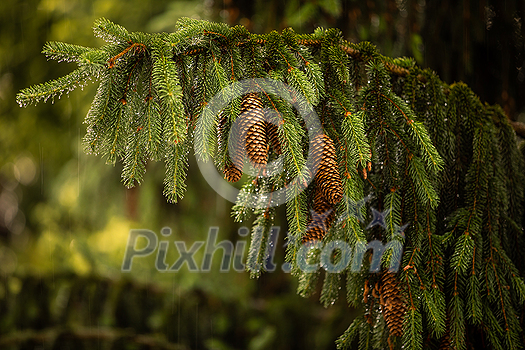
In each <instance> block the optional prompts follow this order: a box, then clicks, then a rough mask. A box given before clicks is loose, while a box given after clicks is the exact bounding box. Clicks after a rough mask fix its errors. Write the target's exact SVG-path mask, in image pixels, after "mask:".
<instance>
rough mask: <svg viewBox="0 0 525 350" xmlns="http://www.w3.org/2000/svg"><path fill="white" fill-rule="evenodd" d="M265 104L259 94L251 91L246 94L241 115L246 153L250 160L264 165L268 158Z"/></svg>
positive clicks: (241, 127)
mask: <svg viewBox="0 0 525 350" xmlns="http://www.w3.org/2000/svg"><path fill="white" fill-rule="evenodd" d="M262 108H263V104H262V101H261V99H260V98H259V96H257V94H255V93H249V94H247V95H246V96H244V98H243V100H242V104H241V114H240V115H239V117H240V118H242V119H241V121H240V123H241V124H240V129H241V130H242V133H243V134H244V133H245V140H246V142H245V147H246V154H247V155H248V158H250V160H251V161H252V162H253V163H255V164H256V165H257V164H260V165H264V164H266V162H267V160H268V138H267V136H266V122H265V120H264V114H263V113H264V112H263V109H262Z"/></svg>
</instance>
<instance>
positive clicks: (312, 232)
mask: <svg viewBox="0 0 525 350" xmlns="http://www.w3.org/2000/svg"><path fill="white" fill-rule="evenodd" d="M313 197H314V198H313V205H312V211H313V213H311V214H312V215H311V217H310V220H309V221H308V227H307V229H306V233H305V235H304V236H303V243H307V242H311V241H314V240H319V241H321V240H322V239H323V238H324V236H325V234H326V232H327V231H328V230H329V229H330V227H331V226H332V223H333V221H334V219H335V211H334V207H333V205H331V204H330V203H328V202H327V201H326V199H325V198H324V195H323V193H322V192H321V190H320V188H319V187H316V188H315V192H314V196H313Z"/></svg>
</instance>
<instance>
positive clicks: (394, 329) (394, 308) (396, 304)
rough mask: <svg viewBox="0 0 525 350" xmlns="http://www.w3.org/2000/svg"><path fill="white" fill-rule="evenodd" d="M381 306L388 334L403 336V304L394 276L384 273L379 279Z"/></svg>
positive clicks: (404, 309)
mask: <svg viewBox="0 0 525 350" xmlns="http://www.w3.org/2000/svg"><path fill="white" fill-rule="evenodd" d="M380 299H381V306H382V309H383V317H384V318H385V322H386V325H387V327H388V330H389V331H390V334H392V335H394V336H396V337H400V336H401V335H403V317H404V316H405V311H406V307H405V303H404V301H403V297H402V295H401V291H400V290H399V288H398V282H397V280H396V276H395V274H393V273H391V272H384V273H383V276H382V277H381V298H380Z"/></svg>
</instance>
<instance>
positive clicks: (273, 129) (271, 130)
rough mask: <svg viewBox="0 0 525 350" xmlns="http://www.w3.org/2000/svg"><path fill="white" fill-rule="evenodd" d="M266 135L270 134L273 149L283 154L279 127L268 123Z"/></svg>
mask: <svg viewBox="0 0 525 350" xmlns="http://www.w3.org/2000/svg"><path fill="white" fill-rule="evenodd" d="M266 135H267V136H268V142H269V144H270V145H271V146H272V147H273V150H274V151H275V153H277V154H279V155H280V154H282V153H283V150H282V147H281V141H280V140H279V128H278V127H277V125H275V124H273V123H269V122H267V123H266Z"/></svg>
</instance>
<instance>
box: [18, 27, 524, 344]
mask: <svg viewBox="0 0 525 350" xmlns="http://www.w3.org/2000/svg"><path fill="white" fill-rule="evenodd" d="M94 32H95V35H96V36H98V37H100V38H102V39H104V40H105V41H107V44H106V45H105V46H102V47H101V48H98V49H97V48H85V47H81V46H76V45H70V44H64V43H48V44H47V45H46V46H45V47H44V50H43V52H44V53H45V54H46V55H47V57H48V58H50V59H55V60H58V61H67V62H76V63H77V64H78V68H77V69H76V70H75V71H73V72H72V73H70V74H69V75H67V76H65V77H62V78H59V79H57V80H54V81H51V82H48V83H44V84H40V85H36V86H33V87H30V88H27V89H25V90H23V91H21V92H20V94H19V95H18V102H19V104H20V105H22V106H27V105H29V104H31V103H36V102H39V101H42V100H44V101H46V100H48V99H49V98H51V99H54V98H56V97H59V98H60V96H61V95H62V94H64V93H68V92H69V91H71V90H73V89H75V88H77V87H79V86H80V87H82V86H83V85H85V84H86V83H87V82H88V81H89V80H92V79H93V80H97V81H99V82H100V85H99V88H98V91H97V94H96V96H95V98H94V101H93V103H92V106H91V109H90V111H89V113H88V115H87V117H86V123H87V133H86V136H85V138H84V143H85V146H86V150H87V151H88V152H90V153H93V154H96V155H100V156H102V157H104V158H105V159H106V161H107V162H108V163H111V164H115V162H116V161H117V160H120V161H122V162H123V164H124V167H123V171H122V179H123V182H124V184H125V185H126V186H128V187H132V186H134V185H135V184H136V183H140V182H141V181H142V179H143V176H144V173H145V171H146V164H147V162H148V161H152V160H163V161H165V163H166V178H165V190H164V194H165V195H166V197H167V199H168V200H169V201H172V202H176V201H177V200H178V199H180V198H181V197H182V196H183V194H184V191H185V189H186V188H185V177H186V171H187V165H188V153H189V150H190V147H191V145H192V143H193V142H199V143H201V145H200V146H202V147H198V148H197V149H199V150H201V151H202V153H201V154H197V156H198V157H200V158H201V159H209V158H213V159H214V160H215V162H216V164H217V165H218V166H219V167H221V170H223V171H224V172H225V174H226V177H227V178H229V179H237V180H238V173H235V174H234V173H231V170H228V169H229V167H231V166H232V164H231V161H232V160H231V159H229V156H228V151H229V148H230V144H229V143H227V142H226V141H225V140H226V136H225V133H228V131H229V130H230V127H231V126H232V124H233V123H234V122H235V120H236V118H237V117H238V116H240V114H241V110H242V107H241V105H242V103H243V102H242V99H239V98H236V99H233V100H232V101H231V103H230V104H229V105H228V106H227V107H226V108H224V110H223V111H222V112H221V114H220V116H212V115H206V114H205V113H204V114H202V115H201V112H202V111H203V110H204V107H205V106H206V105H207V103H208V102H209V101H210V100H211V98H212V97H214V96H215V95H216V94H217V93H218V92H219V91H221V90H223V89H224V88H225V87H227V86H230V85H231V84H232V83H233V82H235V81H240V80H242V79H247V78H271V79H274V80H278V81H282V82H284V83H286V84H288V85H289V86H291V87H293V88H294V89H296V90H297V91H299V92H300V93H301V94H302V95H303V97H304V101H299V103H303V104H308V105H310V106H313V108H314V109H315V112H316V113H317V115H318V116H319V118H320V121H321V124H322V130H318V132H320V133H322V134H324V136H323V137H324V138H325V139H326V140H330V142H332V143H333V148H330V151H329V152H328V153H330V154H329V155H327V156H325V155H323V152H321V153H320V154H321V155H320V156H319V155H318V156H319V157H321V159H323V161H319V162H318V163H321V164H323V162H324V163H326V164H328V163H330V164H333V165H334V166H333V167H332V168H330V169H328V168H327V167H325V168H323V167H322V166H321V168H320V169H319V171H321V170H322V169H325V173H324V175H322V176H319V173H317V175H316V172H315V171H316V170H317V169H309V166H310V164H308V163H307V160H306V158H307V153H308V152H310V151H312V150H309V147H308V136H309V135H310V133H309V130H306V128H305V127H304V125H303V121H302V120H301V118H300V117H299V116H298V115H297V114H296V113H295V111H294V109H293V108H292V106H291V105H290V104H289V103H288V102H287V101H285V100H284V99H283V98H281V97H279V96H277V95H276V94H275V93H272V91H269V90H264V89H263V90H262V91H260V93H259V97H258V98H260V101H261V103H262V104H263V105H264V106H265V107H266V108H269V109H271V110H274V111H275V112H276V113H277V115H279V116H281V117H282V122H280V123H277V124H276V126H277V130H275V129H274V130H273V131H272V134H273V136H271V137H270V140H271V142H270V144H271V147H269V146H268V144H267V143H265V146H264V147H266V149H268V160H271V159H275V157H277V156H278V155H279V154H281V153H282V156H283V157H284V168H283V171H282V173H281V174H277V175H273V176H270V177H262V176H253V177H251V176H249V177H248V178H247V180H246V182H245V184H244V186H243V187H242V190H241V192H240V194H239V197H238V201H237V203H236V205H235V206H234V208H233V213H234V216H235V218H236V219H237V220H246V219H248V217H249V216H250V215H252V214H253V215H254V216H255V221H254V227H253V230H252V232H253V233H252V247H251V248H250V252H249V256H248V261H247V266H248V267H249V268H250V269H251V271H252V273H253V274H254V275H259V273H260V272H261V271H262V269H263V268H264V261H265V258H266V256H265V254H264V252H265V251H266V249H265V246H266V244H268V242H269V239H268V237H269V235H270V234H271V232H270V231H271V226H272V222H273V219H274V216H275V209H274V208H273V207H272V206H271V205H270V204H271V203H270V202H267V203H263V204H262V205H259V206H258V207H257V208H255V209H252V208H251V206H250V203H249V200H250V199H249V198H250V194H252V193H265V192H272V191H274V190H276V189H281V188H285V187H286V188H287V192H286V195H287V200H286V210H287V216H288V230H289V236H288V238H289V242H288V245H287V247H288V252H287V259H288V261H289V262H290V263H291V264H292V272H294V273H295V274H296V275H298V278H299V291H298V292H299V293H300V294H301V295H309V294H311V293H313V292H315V290H316V284H317V281H318V280H319V279H320V278H324V283H323V285H322V289H321V295H320V298H321V302H322V303H323V304H324V305H330V304H332V303H333V302H334V301H335V300H336V299H337V298H338V296H339V290H340V288H341V287H342V285H343V284H345V285H346V298H347V301H348V303H349V305H351V306H353V307H361V308H362V311H363V313H362V316H360V317H358V318H356V319H355V321H354V322H353V323H352V324H351V325H350V326H349V328H348V330H347V331H346V332H345V333H344V334H343V335H342V336H341V337H340V338H339V339H338V341H337V346H338V348H341V349H346V348H358V349H385V348H391V349H394V348H404V349H423V347H426V348H432V349H437V348H440V347H441V348H452V349H458V350H459V349H479V348H492V349H518V348H521V347H522V345H523V344H524V332H523V326H524V325H523V317H521V315H522V314H523V311H524V301H525V283H524V281H523V271H524V267H525V260H524V255H523V254H522V253H521V249H523V248H525V244H524V242H523V219H524V210H523V199H524V198H523V197H524V186H525V165H524V162H523V154H522V153H521V152H520V151H519V149H518V146H517V139H516V135H515V133H514V131H513V129H512V126H511V124H510V123H509V121H508V120H507V118H506V117H505V115H504V113H503V111H502V109H501V108H500V107H498V106H489V105H486V104H483V103H481V102H480V101H479V99H478V98H477V97H476V96H475V95H474V93H473V92H472V91H471V90H470V89H469V87H468V86H466V85H465V84H463V83H455V84H452V85H447V84H445V83H444V82H442V81H441V80H440V79H439V78H438V77H437V76H436V74H435V73H433V72H432V71H430V70H423V69H421V68H419V67H418V66H417V65H415V63H414V61H413V60H412V59H409V58H398V59H392V58H389V57H384V56H382V55H380V54H379V53H378V52H377V50H376V48H375V47H374V46H373V45H372V44H370V43H368V42H362V43H359V44H354V43H349V42H347V41H346V40H344V39H343V38H342V35H341V33H340V32H339V31H338V30H336V29H317V30H316V31H315V32H314V33H312V34H305V35H302V34H301V35H299V34H296V33H295V32H294V31H293V30H292V29H287V30H284V31H283V32H282V33H277V32H271V33H268V34H263V35H256V34H251V33H249V32H248V31H247V30H246V29H245V28H244V27H242V26H236V27H228V26H226V25H224V24H218V23H212V22H206V21H198V20H193V19H188V18H184V19H181V20H179V22H178V26H177V31H176V32H174V33H169V34H167V33H162V34H145V33H129V32H128V31H127V30H126V29H124V28H123V27H121V26H119V25H116V24H114V23H112V22H110V21H108V20H106V19H101V20H98V21H97V22H96V23H95V25H94ZM233 92H234V91H233ZM233 92H231V93H233ZM199 118H203V120H202V121H203V122H204V123H205V125H206V126H210V125H211V126H212V127H213V130H216V131H217V132H215V133H214V134H212V135H204V134H200V133H202V130H200V129H198V128H196V125H197V122H198V121H199ZM260 124H261V125H260V128H259V129H258V131H257V135H259V134H260V135H263V134H264V129H265V127H264V126H263V123H260ZM268 129H269V128H268V127H266V130H268ZM267 133H268V134H269V132H267ZM261 137H263V136H261ZM258 138H259V136H257V137H254V138H252V141H253V142H255V143H256V141H257V140H258ZM194 140H195V141H194ZM328 143H329V142H328ZM276 145H278V147H276ZM314 146H315V145H314ZM314 146H312V147H313V148H315V147H314ZM321 148H322V147H321ZM334 152H335V154H333V153H334ZM318 153H319V152H317V153H316V154H318ZM261 157H262V156H261ZM325 160H326V161H325ZM265 161H266V159H265ZM326 172H328V173H330V174H329V175H327V173H326ZM314 175H315V180H314V181H312V182H311V183H310V185H309V186H308V188H307V189H306V191H301V188H300V186H298V185H297V184H296V183H288V182H289V181H290V179H292V178H298V179H299V181H298V183H299V182H305V181H308V180H309V179H311V178H312V177H314ZM326 182H330V185H329V186H327V184H326ZM316 186H318V187H319V188H320V191H319V190H317V187H316ZM330 191H335V192H336V194H333V193H332V194H328V195H327V194H324V193H326V192H330ZM319 192H321V193H323V195H324V199H325V200H327V201H328V202H329V203H328V204H326V205H325V204H321V199H320V198H319ZM339 192H341V193H342V194H343V196H342V197H343V198H342V199H340V196H339V195H338V194H337V193H339ZM327 197H330V198H327ZM316 198H317V200H316ZM334 198H335V199H334ZM316 201H317V202H316ZM332 206H333V207H332ZM321 207H322V208H329V210H330V212H329V213H327V215H331V214H332V212H331V211H332V210H333V212H335V214H336V215H335V216H336V220H332V218H331V219H330V220H327V221H330V225H326V224H325V223H324V222H322V221H323V218H324V217H323V218H319V217H315V218H314V217H312V215H314V213H315V215H318V214H321V213H319V212H318V211H319V208H321ZM322 214H325V213H322ZM370 215H373V218H372V221H371V222H370V223H369V219H370ZM319 221H321V224H322V225H320V226H322V228H321V230H322V231H323V232H322V234H317V233H315V234H312V236H313V237H314V238H318V239H322V244H324V246H328V245H330V244H331V246H330V247H333V248H334V249H333V250H332V252H333V254H331V255H330V256H326V254H324V255H323V253H321V252H320V248H321V247H322V244H321V243H320V242H317V243H316V242H315V241H314V242H309V243H308V244H310V245H309V246H308V247H307V248H308V249H309V251H308V254H307V256H306V258H304V257H301V254H302V252H304V249H305V246H304V245H303V242H304V241H305V239H304V235H305V234H307V232H312V230H313V227H312V222H314V223H315V222H319ZM332 222H333V223H332ZM324 231H326V232H324ZM374 240H375V241H374ZM306 241H309V239H306ZM374 242H376V243H378V242H381V243H378V244H376V245H373V244H372V243H374ZM320 244H321V245H320ZM342 244H344V245H342ZM379 245H381V246H379ZM345 247H346V248H348V249H345ZM370 248H372V252H373V254H371V251H370ZM348 250H350V251H351V252H352V255H351V258H349V257H348V256H347V254H346V252H347V251H348ZM378 251H379V252H383V254H382V256H379V254H376V252H378ZM301 259H302V260H306V261H302V260H301ZM399 259H400V260H401V264H400V266H399V269H397V270H396V261H398V260H399ZM301 262H303V263H308V264H310V265H308V266H314V265H312V264H318V265H319V264H321V265H324V266H328V265H332V266H334V265H336V266H339V263H341V264H342V263H344V262H348V264H346V265H345V266H346V267H344V268H342V269H340V270H338V271H336V272H334V271H327V272H326V273H324V275H323V269H317V270H315V271H305V269H301ZM343 265H344V264H343ZM389 270H390V273H389V272H388V271H389ZM370 271H372V272H379V271H381V273H370ZM391 272H396V273H395V274H393V273H391ZM345 279H346V283H344V282H345Z"/></svg>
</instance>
